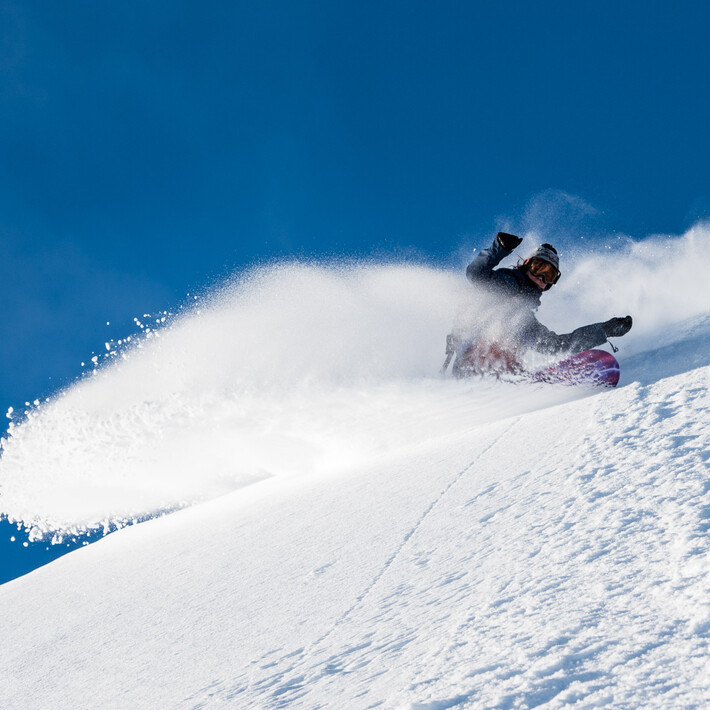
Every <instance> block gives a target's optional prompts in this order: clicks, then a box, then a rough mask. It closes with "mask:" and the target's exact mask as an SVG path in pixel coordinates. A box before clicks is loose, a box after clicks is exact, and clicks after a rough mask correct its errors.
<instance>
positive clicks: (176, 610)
mask: <svg viewBox="0 0 710 710" xmlns="http://www.w3.org/2000/svg"><path fill="white" fill-rule="evenodd" d="M709 254H710V230H709V229H708V228H707V227H705V226H703V225H699V226H697V227H695V228H694V229H693V230H691V231H690V232H688V233H687V234H685V235H683V236H681V237H676V238H657V239H649V240H644V241H643V242H639V243H634V242H628V243H627V244H625V245H624V246H623V248H621V249H616V250H610V251H609V253H604V254H602V255H601V256H589V255H585V254H583V253H577V254H574V255H572V256H573V258H571V259H570V261H571V263H572V264H573V268H572V269H568V272H569V273H566V274H565V276H564V280H563V281H561V282H560V286H559V289H556V290H553V291H552V292H550V294H546V296H545V299H544V300H545V305H544V306H543V308H542V309H541V312H540V318H541V320H543V321H544V322H546V323H547V324H549V325H550V326H551V327H553V328H555V329H556V330H558V331H565V330H571V329H572V328H574V327H576V326H578V325H580V324H582V323H586V322H590V321H597V320H605V319H606V318H609V317H611V316H612V315H625V314H626V313H631V314H632V315H634V318H635V325H634V329H633V330H632V332H631V333H630V334H629V335H628V336H627V337H625V338H624V339H622V340H618V341H617V343H618V345H619V346H621V347H622V348H623V349H622V351H621V352H620V353H619V359H620V362H621V366H622V382H621V384H620V386H619V388H617V389H616V390H610V391H603V392H601V393H600V392H590V391H588V390H580V389H575V388H565V387H550V386H546V385H534V386H533V385H512V384H509V383H508V384H506V383H498V382H489V381H478V380H475V381H463V382H456V381H451V380H445V379H441V378H439V377H438V376H437V370H438V367H439V365H440V362H441V357H442V349H443V348H442V344H443V338H444V335H445V334H446V332H447V329H448V327H449V325H450V323H451V318H452V312H453V311H454V309H455V307H456V305H460V304H461V303H465V302H466V299H467V298H468V297H469V296H468V294H469V291H468V290H467V289H468V288H469V286H468V285H467V284H466V283H465V280H463V279H462V277H461V276H460V275H459V274H454V273H452V272H448V271H443V270H440V269H434V268H431V267H427V266H423V265H411V264H390V265H383V264H369V265H367V264H341V265H332V264H331V265H328V264H325V265H313V264H310V265H309V264H291V265H280V266H274V267H268V268H263V269H259V270H255V271H254V272H252V273H250V274H249V275H247V276H245V277H243V278H242V279H241V280H240V281H238V282H237V283H235V284H234V285H232V286H228V287H225V288H223V289H220V290H219V291H218V292H217V293H215V295H214V296H213V297H212V298H211V299H210V301H209V302H208V303H203V304H202V306H201V307H200V310H199V312H198V311H197V310H195V311H193V312H192V313H191V314H190V315H189V316H187V317H184V318H182V319H180V320H178V321H176V322H174V323H173V324H172V325H170V326H168V327H166V328H163V329H162V330H159V331H157V334H155V335H152V336H151V337H148V338H145V339H144V340H142V341H141V342H140V343H139V344H138V345H135V346H134V347H133V348H132V349H130V350H128V351H125V352H124V353H123V356H121V354H119V355H117V356H115V357H113V358H112V360H113V362H110V363H109V364H108V365H107V366H105V367H102V368H99V370H98V372H97V374H96V375H94V376H90V377H88V378H86V379H84V380H82V381H81V382H79V383H77V384H76V385H75V386H73V387H71V388H69V389H68V390H67V391H66V392H64V393H62V394H61V395H60V396H58V397H57V398H55V399H54V400H53V401H51V402H49V403H48V404H45V405H42V406H40V407H39V408H32V409H31V410H30V411H29V415H28V417H27V418H26V419H25V420H24V421H22V422H19V423H17V424H16V425H15V426H14V427H13V428H12V430H11V434H10V436H9V437H8V438H7V440H6V441H5V442H4V443H3V451H2V458H1V459H0V484H1V488H0V512H2V513H3V514H5V515H6V516H8V517H9V518H10V519H12V520H16V521H19V522H22V523H24V524H25V525H27V526H28V527H30V528H31V529H32V530H33V533H34V534H35V535H36V536H41V535H45V536H55V538H57V539H58V538H59V537H61V536H62V535H65V534H67V533H68V532H76V531H81V530H84V529H87V528H91V527H95V526H97V525H101V524H108V523H111V522H119V523H120V522H121V521H124V522H125V521H130V520H131V519H132V518H135V517H139V516H143V515H146V514H149V513H151V512H155V511H156V510H160V509H175V508H177V507H180V506H187V507H184V508H183V509H182V510H179V511H177V512H173V513H171V514H169V515H165V516H163V517H160V518H157V519H154V520H150V521H148V522H145V523H142V524H140V525H134V526H128V527H125V528H124V529H122V530H120V531H118V532H116V533H113V534H112V535H109V536H107V537H106V538H104V539H103V540H101V541H99V542H97V543H95V544H92V545H90V546H88V547H86V548H83V549H81V550H78V551H76V552H72V553H70V554H69V555H66V556H65V557H63V558H60V559H59V560H56V561H55V562H53V563H51V564H50V565H47V566H46V567H43V568H40V569H38V570H35V571H34V572H32V573H30V574H29V575H26V576H25V577H22V578H20V579H17V580H14V581H12V582H9V583H7V584H5V585H2V586H0V600H1V602H2V608H3V610H4V614H3V615H2V617H1V620H0V633H1V634H2V636H3V639H4V643H3V644H2V650H0V668H1V669H2V683H1V684H0V697H1V698H2V702H1V703H0V704H2V705H7V706H8V707H13V708H37V707H48V708H49V707H51V708H57V709H61V708H72V709H73V708H155V707H161V708H162V707H165V708H193V709H194V708H211V707H234V708H281V707H294V708H374V707H379V708H401V709H404V708H406V709H409V710H415V709H418V710H422V709H427V710H435V709H439V708H453V707H455V708H533V707H544V708H558V707H565V706H567V705H574V706H575V707H578V708H591V707H614V708H640V707H644V708H668V707H674V708H705V707H708V706H710V647H709V641H710V542H709V541H708V534H709V533H710V496H709V493H710V479H709V476H708V461H709V459H710V435H709V434H708V426H707V422H708V421H710V411H709V410H710V397H709V396H708V388H709V386H710V289H708V288H707V282H706V274H707V273H708V269H709V267H710V256H708V255H709ZM591 395H593V396H591Z"/></svg>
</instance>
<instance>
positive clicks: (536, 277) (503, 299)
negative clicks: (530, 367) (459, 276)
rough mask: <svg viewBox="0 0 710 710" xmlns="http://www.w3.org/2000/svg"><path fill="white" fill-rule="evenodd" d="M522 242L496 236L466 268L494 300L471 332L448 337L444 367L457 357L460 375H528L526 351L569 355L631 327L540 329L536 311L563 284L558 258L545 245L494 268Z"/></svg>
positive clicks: (623, 323) (613, 323)
mask: <svg viewBox="0 0 710 710" xmlns="http://www.w3.org/2000/svg"><path fill="white" fill-rule="evenodd" d="M521 242H522V239H521V238H520V237H516V236H515V235H514V234H508V233H506V232H498V234H497V235H496V238H495V239H494V240H493V244H491V246H490V247H488V249H484V250H483V251H481V252H480V253H479V254H477V255H476V257H475V258H474V259H473V261H472V262H471V263H470V264H469V265H468V268H467V269H466V276H467V277H468V279H469V280H470V281H471V282H473V283H474V284H477V285H479V286H481V287H482V288H483V290H484V292H486V293H487V294H488V296H489V297H490V298H489V299H488V302H487V307H483V308H482V309H479V312H478V316H479V317H478V318H477V322H476V323H475V324H474V325H473V327H469V328H468V331H469V332H468V333H466V334H456V333H454V334H451V335H450V336H449V337H448V338H447V350H446V357H447V359H446V362H445V364H444V368H443V369H444V370H446V368H447V367H448V365H449V362H450V361H451V359H452V357H453V356H454V355H455V356H456V358H455V360H454V365H453V368H452V372H453V374H454V375H456V376H457V377H465V376H467V375H471V374H496V375H498V374H501V373H506V372H508V373H514V374H515V373H524V372H526V368H525V367H524V366H523V365H522V362H521V357H522V355H523V354H524V353H525V352H526V351H528V350H535V351H538V352H541V353H545V354H550V355H555V354H563V355H568V354H569V355H571V354H574V353H578V352H581V351H583V350H588V349H590V348H594V347H596V346H598V345H601V344H602V343H604V342H606V340H607V339H608V338H610V337H614V338H618V337H620V336H622V335H625V334H626V333H628V332H629V330H630V329H631V325H632V319H631V316H624V317H622V318H611V319H610V320H608V321H605V322H603V323H594V324H592V325H585V326H583V327H581V328H577V329H576V330H574V331H572V332H571V333H567V334H564V335H558V334H557V333H554V332H553V331H551V330H549V329H548V328H546V327H545V326H544V325H542V323H540V321H538V319H537V318H536V317H535V311H536V310H537V308H538V306H539V305H540V297H541V296H542V294H543V292H545V291H548V290H549V289H551V288H552V286H554V285H555V284H556V283H557V282H558V281H559V278H560V268H559V263H560V262H559V257H558V254H557V250H556V249H555V248H554V247H553V246H552V245H550V244H542V245H540V246H539V247H538V248H537V249H536V250H535V251H534V252H533V254H532V255H531V256H530V257H529V258H528V259H526V260H525V261H524V262H523V263H522V264H518V266H516V267H515V268H512V269H511V268H499V269H496V268H495V267H496V266H498V264H499V263H500V262H501V261H502V260H503V259H504V258H505V257H507V256H509V255H510V254H512V253H513V250H514V249H515V248H516V247H517V246H518V245H519V244H520V243H521ZM481 310H482V311H483V314H481V312H480V311H481ZM481 316H483V317H481ZM469 325H470V324H469ZM471 330H472V331H473V333H471Z"/></svg>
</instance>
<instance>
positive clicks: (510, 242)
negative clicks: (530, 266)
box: [496, 232, 523, 251]
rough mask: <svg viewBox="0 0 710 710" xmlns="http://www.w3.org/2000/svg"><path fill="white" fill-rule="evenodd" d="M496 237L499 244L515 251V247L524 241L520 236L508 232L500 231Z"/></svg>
mask: <svg viewBox="0 0 710 710" xmlns="http://www.w3.org/2000/svg"><path fill="white" fill-rule="evenodd" d="M496 239H497V240H498V244H500V245H501V246H502V247H503V249H507V250H508V251H513V249H515V247H517V246H518V244H520V242H522V241H523V240H522V239H521V238H520V237H516V236H515V235H514V234H508V233H507V232H498V234H496Z"/></svg>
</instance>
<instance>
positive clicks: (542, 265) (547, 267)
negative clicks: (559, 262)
mask: <svg viewBox="0 0 710 710" xmlns="http://www.w3.org/2000/svg"><path fill="white" fill-rule="evenodd" d="M528 268H529V269H530V271H531V273H533V274H535V276H539V277H540V278H541V279H542V280H543V281H544V282H545V283H546V284H550V285H552V284H554V283H556V282H557V279H559V278H560V272H559V270H558V269H557V267H556V266H553V265H552V264H550V263H549V262H548V261H543V260H542V259H530V263H529V264H528Z"/></svg>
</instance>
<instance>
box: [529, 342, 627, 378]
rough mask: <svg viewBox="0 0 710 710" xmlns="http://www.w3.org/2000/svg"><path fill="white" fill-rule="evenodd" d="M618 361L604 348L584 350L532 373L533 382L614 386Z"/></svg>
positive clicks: (617, 375)
mask: <svg viewBox="0 0 710 710" xmlns="http://www.w3.org/2000/svg"><path fill="white" fill-rule="evenodd" d="M619 374H620V373H619V363H618V361H617V359H616V358H615V357H614V356H613V355H612V354H611V353H608V352H606V351H605V350H596V349H595V350H585V351H584V352H581V353H577V354H576V355H572V357H570V358H567V359H566V360H562V361H561V362H558V363H556V364H555V365H551V366H550V367H546V368H545V369H544V370H540V371H539V372H536V373H534V374H533V376H532V379H533V382H547V383H549V384H562V385H589V386H593V387H616V385H617V384H619Z"/></svg>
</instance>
